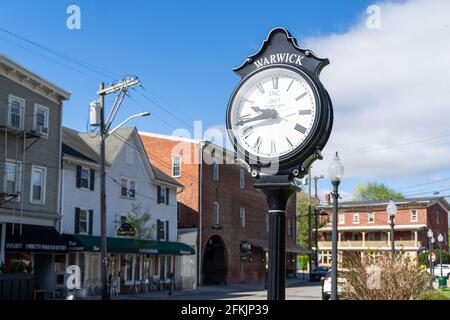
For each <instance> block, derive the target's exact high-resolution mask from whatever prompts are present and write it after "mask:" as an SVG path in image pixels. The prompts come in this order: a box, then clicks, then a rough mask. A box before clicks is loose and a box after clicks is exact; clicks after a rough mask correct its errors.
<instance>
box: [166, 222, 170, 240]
mask: <svg viewBox="0 0 450 320" xmlns="http://www.w3.org/2000/svg"><path fill="white" fill-rule="evenodd" d="M166 241H169V221H166Z"/></svg>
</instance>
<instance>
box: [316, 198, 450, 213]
mask: <svg viewBox="0 0 450 320" xmlns="http://www.w3.org/2000/svg"><path fill="white" fill-rule="evenodd" d="M389 201H390V200H380V201H378V202H372V203H365V202H358V201H351V202H342V203H339V208H356V207H377V206H386V205H388V203H389ZM393 201H394V203H395V204H397V205H402V204H414V203H417V204H419V203H425V204H427V203H428V205H427V207H429V206H432V205H434V204H435V203H440V204H441V205H442V206H443V207H445V208H446V210H448V211H450V204H449V203H448V202H447V200H445V198H444V197H429V198H409V199H400V200H393ZM317 208H320V209H332V208H333V205H332V204H327V205H320V206H317Z"/></svg>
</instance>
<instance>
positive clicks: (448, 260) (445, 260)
mask: <svg viewBox="0 0 450 320" xmlns="http://www.w3.org/2000/svg"><path fill="white" fill-rule="evenodd" d="M433 252H434V253H435V254H436V261H435V262H434V264H435V265H436V264H439V250H433ZM428 259H429V253H428V251H425V252H422V253H421V254H420V255H419V264H423V265H426V266H429V264H428ZM442 264H450V253H448V252H445V251H442Z"/></svg>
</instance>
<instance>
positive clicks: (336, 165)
mask: <svg viewBox="0 0 450 320" xmlns="http://www.w3.org/2000/svg"><path fill="white" fill-rule="evenodd" d="M328 175H329V177H330V179H331V183H332V185H333V192H332V193H331V195H332V196H333V219H332V222H333V229H332V233H331V242H332V245H331V300H337V284H338V281H337V277H338V272H337V271H338V247H337V246H338V243H337V227H338V199H339V184H340V182H341V179H342V176H343V175H344V166H343V165H342V163H341V162H340V159H339V156H338V153H337V152H336V156H335V157H334V159H333V161H331V163H330V166H329V167H328Z"/></svg>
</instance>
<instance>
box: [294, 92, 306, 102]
mask: <svg viewBox="0 0 450 320" xmlns="http://www.w3.org/2000/svg"><path fill="white" fill-rule="evenodd" d="M304 96H306V92H303V93H302V94H301V95H299V96H298V97H297V98H295V101H298V100H300V99H301V98H303V97H304Z"/></svg>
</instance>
